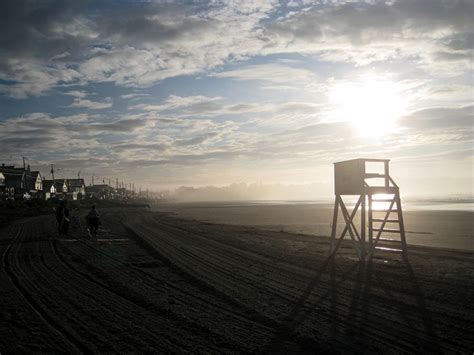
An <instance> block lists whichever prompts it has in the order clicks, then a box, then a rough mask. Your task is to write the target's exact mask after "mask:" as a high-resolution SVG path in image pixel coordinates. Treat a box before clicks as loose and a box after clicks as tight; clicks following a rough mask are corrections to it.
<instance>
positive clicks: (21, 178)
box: [0, 164, 43, 200]
mask: <svg viewBox="0 0 474 355" xmlns="http://www.w3.org/2000/svg"><path fill="white" fill-rule="evenodd" d="M0 173H1V174H2V176H3V178H4V185H3V187H2V186H1V185H0V190H1V191H3V193H2V192H0V193H2V194H3V195H4V197H6V198H7V199H17V200H18V199H30V198H32V197H33V198H38V197H40V196H41V194H42V190H43V180H42V179H41V174H40V172H39V171H31V169H30V166H29V165H28V167H27V168H15V166H13V165H5V164H2V166H0Z"/></svg>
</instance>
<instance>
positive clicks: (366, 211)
mask: <svg viewBox="0 0 474 355" xmlns="http://www.w3.org/2000/svg"><path fill="white" fill-rule="evenodd" d="M389 162H390V160H388V159H353V160H347V161H342V162H338V163H334V187H335V195H336V198H335V203H334V214H333V222H332V232H331V252H332V253H336V251H337V249H338V248H339V246H340V244H341V242H342V240H343V239H344V237H345V236H346V235H347V234H348V235H349V236H350V238H351V240H352V242H353V244H354V248H355V250H356V252H357V256H358V257H359V259H360V260H362V261H365V260H370V259H371V258H372V255H373V254H374V252H375V251H376V250H385V251H393V252H400V253H402V254H403V255H404V256H406V252H407V245H406V239H405V226H404V223H403V214H402V206H401V201H400V189H399V188H398V186H397V184H396V183H395V181H393V179H392V178H391V176H390V171H389ZM368 167H369V168H371V169H368ZM368 170H370V172H368ZM373 170H375V172H374V171H373ZM343 196H358V199H357V201H356V202H355V205H354V207H353V210H352V211H351V212H350V213H349V211H348V208H347V207H346V203H345V202H344V198H343ZM339 212H341V214H342V216H343V218H344V228H343V229H342V231H341V232H340V234H338V215H339ZM357 224H360V228H357Z"/></svg>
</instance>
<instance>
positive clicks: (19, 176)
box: [2, 171, 24, 187]
mask: <svg viewBox="0 0 474 355" xmlns="http://www.w3.org/2000/svg"><path fill="white" fill-rule="evenodd" d="M2 173H3V176H5V186H7V187H9V186H17V185H18V184H19V183H21V182H22V181H23V175H24V173H23V172H18V171H16V172H11V171H9V172H7V171H2Z"/></svg>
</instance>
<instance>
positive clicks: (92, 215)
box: [86, 205, 100, 237]
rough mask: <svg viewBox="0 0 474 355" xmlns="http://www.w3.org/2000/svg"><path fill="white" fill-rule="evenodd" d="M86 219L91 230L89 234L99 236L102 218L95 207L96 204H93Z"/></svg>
mask: <svg viewBox="0 0 474 355" xmlns="http://www.w3.org/2000/svg"><path fill="white" fill-rule="evenodd" d="M86 220H87V226H88V228H87V229H88V230H89V236H90V237H92V236H94V237H95V236H97V230H98V229H99V224H100V220H99V213H98V212H97V210H96V209H95V205H92V207H91V209H90V211H89V213H88V214H87V216H86Z"/></svg>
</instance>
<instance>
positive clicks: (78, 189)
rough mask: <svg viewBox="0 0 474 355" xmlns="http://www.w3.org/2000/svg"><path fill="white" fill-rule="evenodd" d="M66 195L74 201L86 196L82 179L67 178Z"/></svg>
mask: <svg viewBox="0 0 474 355" xmlns="http://www.w3.org/2000/svg"><path fill="white" fill-rule="evenodd" d="M67 196H68V198H69V199H72V200H74V201H76V200H82V199H84V198H85V197H86V184H85V182H84V179H69V180H68V192H67Z"/></svg>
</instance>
